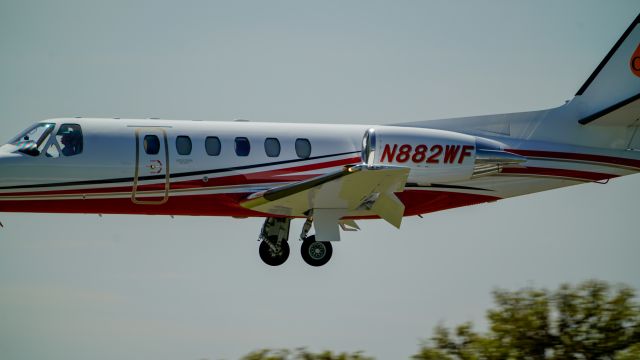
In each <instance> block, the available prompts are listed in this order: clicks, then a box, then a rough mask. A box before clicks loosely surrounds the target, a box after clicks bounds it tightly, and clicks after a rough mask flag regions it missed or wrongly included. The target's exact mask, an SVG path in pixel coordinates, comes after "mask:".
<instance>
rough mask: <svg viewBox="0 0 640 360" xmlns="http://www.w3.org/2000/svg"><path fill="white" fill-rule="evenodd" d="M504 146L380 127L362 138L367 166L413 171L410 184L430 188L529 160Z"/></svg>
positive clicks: (443, 133)
mask: <svg viewBox="0 0 640 360" xmlns="http://www.w3.org/2000/svg"><path fill="white" fill-rule="evenodd" d="M504 147H505V146H504V144H502V143H500V142H497V141H494V140H489V139H486V138H481V137H477V136H471V135H467V134H462V133H458V132H453V131H445V130H436V129H425V128H408V127H391V126H381V127H376V128H371V129H369V130H367V132H366V133H365V134H364V137H363V138H362V154H361V156H362V161H363V163H365V164H367V165H368V166H370V167H372V166H401V167H408V168H410V173H409V178H408V180H407V182H409V183H417V184H420V185H427V184H431V183H450V182H458V181H464V180H469V179H472V178H476V177H480V176H486V175H492V174H496V173H498V172H500V171H501V170H502V168H503V167H504V166H507V165H517V164H520V163H523V162H525V161H526V158H524V157H522V156H519V155H516V154H512V153H509V152H507V151H504V150H503V149H504Z"/></svg>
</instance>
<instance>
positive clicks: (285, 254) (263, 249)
mask: <svg viewBox="0 0 640 360" xmlns="http://www.w3.org/2000/svg"><path fill="white" fill-rule="evenodd" d="M258 251H259V253H260V259H262V261H263V262H264V263H265V264H267V265H270V266H279V265H282V264H284V262H285V261H287V259H288V258H289V252H290V249H289V243H287V242H286V241H281V242H280V244H278V241H277V237H275V236H272V237H271V238H268V239H266V240H262V242H260V248H259V250H258Z"/></svg>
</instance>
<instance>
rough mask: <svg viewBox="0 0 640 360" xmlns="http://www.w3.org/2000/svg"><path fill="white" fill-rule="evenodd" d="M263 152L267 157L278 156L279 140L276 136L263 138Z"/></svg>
mask: <svg viewBox="0 0 640 360" xmlns="http://www.w3.org/2000/svg"><path fill="white" fill-rule="evenodd" d="M264 152H265V153H267V156H268V157H278V156H280V141H278V139H276V138H266V139H265V140H264Z"/></svg>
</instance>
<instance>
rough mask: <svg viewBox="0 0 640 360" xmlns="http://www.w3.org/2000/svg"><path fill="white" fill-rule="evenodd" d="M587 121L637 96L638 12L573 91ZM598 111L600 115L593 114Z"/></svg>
mask: <svg viewBox="0 0 640 360" xmlns="http://www.w3.org/2000/svg"><path fill="white" fill-rule="evenodd" d="M574 100H575V101H577V102H579V103H580V107H581V110H582V111H581V112H582V113H583V114H589V116H587V117H586V118H584V119H582V120H581V121H580V123H582V124H587V123H589V122H591V121H594V120H596V119H598V118H600V117H601V116H603V115H605V114H606V113H609V112H611V111H614V110H617V109H619V108H622V107H626V106H627V105H630V104H632V103H638V100H640V15H638V17H636V18H635V20H634V21H633V22H632V23H631V25H630V26H629V28H628V29H627V30H626V31H625V32H624V33H623V34H622V36H621V37H620V39H619V40H618V41H617V42H616V43H615V45H614V46H613V48H612V49H611V50H610V51H609V53H608V54H607V56H605V57H604V59H603V60H602V61H601V62H600V64H599V65H598V67H596V69H595V70H594V71H593V73H592V74H591V76H589V78H588V79H587V81H585V83H584V84H583V85H582V87H580V89H579V90H578V92H577V93H576V98H575V99H574ZM595 115H599V116H595Z"/></svg>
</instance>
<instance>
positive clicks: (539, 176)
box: [0, 16, 640, 266]
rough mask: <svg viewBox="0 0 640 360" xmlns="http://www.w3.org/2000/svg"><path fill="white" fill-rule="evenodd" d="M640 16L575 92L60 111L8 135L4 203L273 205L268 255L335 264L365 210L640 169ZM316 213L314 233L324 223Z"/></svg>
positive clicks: (273, 260) (82, 208) (394, 215)
mask: <svg viewBox="0 0 640 360" xmlns="http://www.w3.org/2000/svg"><path fill="white" fill-rule="evenodd" d="M639 22H640V16H638V17H636V19H635V20H634V21H633V22H632V24H631V25H630V26H629V28H628V29H627V30H626V31H625V32H624V33H623V34H622V36H621V38H620V39H619V40H618V41H617V42H616V43H615V45H614V46H613V48H612V49H611V50H610V51H609V53H608V54H607V55H606V56H605V57H604V59H603V60H602V61H601V62H600V64H599V65H598V66H597V67H596V69H595V70H594V71H593V73H592V74H591V76H589V77H588V78H587V80H586V81H585V82H584V84H583V85H582V86H581V87H580V88H579V89H578V91H577V93H576V94H575V97H574V98H573V99H572V100H570V101H567V102H566V103H565V104H564V105H562V106H559V107H556V108H552V109H546V110H539V111H530V112H520V113H510V114H498V115H483V116H473V117H465V118H456V119H443V120H429V121H418V122H407V123H398V124H392V125H328V124H285V123H254V122H247V121H232V122H216V121H185V120H160V119H98V118H57V119H50V120H44V121H41V122H38V123H36V124H34V125H33V126H31V127H29V128H28V129H27V130H25V131H23V132H22V133H20V134H18V135H17V136H15V137H14V138H13V139H11V140H10V141H9V142H8V143H7V144H4V145H2V146H0V212H37V213H91V214H149V215H172V216H173V215H192V216H230V217H235V218H246V217H263V218H265V221H264V223H263V225H262V228H261V229H260V232H259V236H258V240H259V241H260V245H259V249H258V252H259V255H260V258H261V259H262V261H264V263H266V264H267V265H270V266H278V265H282V264H284V263H285V262H286V260H287V259H288V257H289V253H290V246H289V242H288V241H289V233H290V229H289V228H290V223H291V220H292V219H294V218H302V219H305V222H304V224H303V226H302V230H301V232H300V235H299V238H300V240H302V245H301V255H302V258H303V259H304V261H305V262H306V263H307V264H309V265H311V266H322V265H325V264H326V263H327V262H328V261H329V260H330V259H331V256H332V253H333V246H332V243H333V242H335V241H338V240H340V237H341V233H340V230H341V229H342V230H343V231H355V230H358V229H359V226H358V224H357V223H356V220H361V219H383V220H385V221H387V222H388V223H390V224H391V225H393V226H395V227H398V228H399V227H400V225H401V222H402V219H403V217H406V216H416V215H422V214H426V213H431V212H435V211H440V210H444V209H450V208H456V207H461V206H468V205H474V204H479V203H485V202H494V201H497V200H501V199H506V198H510V197H514V196H519V195H524V194H530V193H536V192H540V191H546V190H551V189H556V188H561V187H565V186H571V185H576V184H582V183H588V182H602V183H606V182H607V181H608V180H609V179H612V178H616V177H619V176H625V175H629V174H633V173H637V172H639V171H640V150H639V149H640V135H638V127H639V126H640V26H638V24H639ZM312 227H313V234H312V235H310V232H311V231H312Z"/></svg>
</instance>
